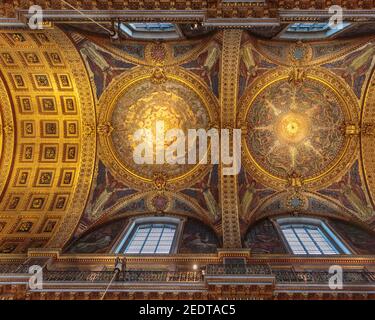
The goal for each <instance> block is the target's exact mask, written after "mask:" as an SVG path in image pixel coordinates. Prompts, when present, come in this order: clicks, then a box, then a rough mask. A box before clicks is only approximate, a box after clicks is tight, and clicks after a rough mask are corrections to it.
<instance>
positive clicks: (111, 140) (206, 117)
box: [99, 69, 218, 188]
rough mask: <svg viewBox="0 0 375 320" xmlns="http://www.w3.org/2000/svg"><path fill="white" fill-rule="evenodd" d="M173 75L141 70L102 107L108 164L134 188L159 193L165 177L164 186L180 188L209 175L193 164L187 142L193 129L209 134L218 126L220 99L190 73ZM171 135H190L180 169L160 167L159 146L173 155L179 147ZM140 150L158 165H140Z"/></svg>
mask: <svg viewBox="0 0 375 320" xmlns="http://www.w3.org/2000/svg"><path fill="white" fill-rule="evenodd" d="M169 71H171V70H169ZM169 71H168V70H162V69H155V70H153V71H152V70H150V69H141V70H137V71H136V72H134V73H132V74H131V75H129V74H128V75H125V76H123V77H121V78H120V79H117V81H116V82H115V83H114V85H113V86H111V88H109V90H108V91H107V92H106V93H105V96H104V97H103V98H102V99H101V101H100V105H101V113H100V116H99V118H100V119H99V123H100V124H101V127H102V129H101V131H102V134H101V136H100V143H101V148H102V150H101V155H102V158H103V161H104V162H105V163H106V164H107V166H108V167H109V169H110V170H111V172H112V173H113V174H114V175H115V176H116V177H118V178H120V179H121V180H122V181H124V182H125V183H128V184H130V185H132V186H134V187H138V188H139V187H141V188H149V187H154V186H155V185H156V184H158V185H159V184H160V181H159V180H160V177H163V183H162V185H164V184H165V186H166V187H167V188H170V187H174V188H179V187H182V186H183V185H184V181H186V180H190V183H191V181H192V180H193V181H194V179H195V178H197V177H200V176H201V174H203V173H204V172H206V170H207V169H209V167H208V166H207V165H199V164H188V151H189V149H188V146H190V144H188V139H187V137H188V130H189V129H205V130H208V129H209V128H210V126H211V124H212V123H215V122H216V121H217V116H216V113H215V111H214V110H215V108H216V107H217V101H216V98H215V97H213V96H212V94H211V93H210V92H209V91H208V90H206V88H205V86H204V85H203V84H201V83H200V81H199V80H198V79H196V78H195V77H194V76H192V75H190V74H189V73H187V72H186V71H182V70H179V69H174V70H173V73H172V72H169ZM216 110H218V109H216ZM142 130H146V131H148V132H149V133H151V135H150V136H148V137H143V138H142V139H141V140H140V139H139V137H137V134H136V133H137V132H140V131H142ZM170 130H178V131H180V132H183V133H184V139H185V150H184V154H183V155H182V156H180V155H178V154H176V161H178V164H169V163H168V161H164V162H163V163H158V162H157V160H156V159H157V151H156V150H158V149H157V146H162V149H163V150H168V148H169V147H171V146H172V145H173V144H175V143H176V139H177V138H176V136H173V135H172V136H170V137H168V132H169V131H170ZM160 133H162V134H160ZM189 142H190V141H189ZM140 144H142V146H143V147H146V148H147V150H151V153H152V159H153V163H152V164H139V162H137V161H135V159H134V153H135V150H136V149H137V148H139V146H140ZM192 145H194V144H192ZM183 162H185V163H186V164H183ZM191 179H192V180H191Z"/></svg>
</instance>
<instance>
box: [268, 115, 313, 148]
mask: <svg viewBox="0 0 375 320" xmlns="http://www.w3.org/2000/svg"><path fill="white" fill-rule="evenodd" d="M309 131H310V119H309V118H308V116H306V115H303V114H300V113H295V112H288V113H287V114H284V115H282V116H280V117H279V119H277V120H276V124H275V132H276V135H277V137H278V138H279V139H280V140H281V141H283V142H285V143H299V142H301V141H302V140H304V139H305V138H306V137H307V136H308V134H309Z"/></svg>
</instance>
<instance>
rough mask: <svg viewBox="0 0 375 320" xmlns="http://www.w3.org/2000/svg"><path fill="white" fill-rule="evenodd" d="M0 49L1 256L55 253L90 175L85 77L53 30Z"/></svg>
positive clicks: (22, 36) (6, 37) (91, 112)
mask: <svg viewBox="0 0 375 320" xmlns="http://www.w3.org/2000/svg"><path fill="white" fill-rule="evenodd" d="M0 48H1V49H0V51H1V53H0V55H1V67H0V68H1V76H2V79H3V80H2V81H3V83H4V84H5V85H4V84H2V87H1V97H2V98H1V114H2V144H1V145H2V157H1V159H2V160H1V180H0V181H1V185H0V186H1V190H2V194H1V204H0V221H1V223H0V224H1V226H2V227H1V244H0V251H1V252H3V253H7V252H9V253H11V252H18V253H21V252H26V251H27V249H29V248H39V247H45V246H46V245H47V244H48V246H49V247H61V246H62V245H63V244H64V243H65V242H66V241H67V240H69V237H70V236H71V233H72V232H73V230H74V228H75V226H76V224H77V223H78V221H79V218H80V216H81V213H82V211H83V208H84V206H85V202H86V199H87V196H88V193H89V188H90V185H91V180H92V173H93V169H94V162H95V149H96V137H95V126H96V120H95V109H94V99H93V97H92V93H91V92H92V91H91V88H90V83H89V79H88V77H87V72H86V70H85V67H84V64H83V62H82V60H81V58H80V57H79V55H78V53H77V51H76V50H75V49H74V47H73V45H72V42H71V40H70V39H69V38H68V37H67V36H66V35H65V34H64V33H63V32H62V31H60V30H59V29H54V30H50V31H46V32H31V31H30V32H25V31H21V30H20V31H8V32H7V31H2V32H1V35H0ZM77 83H79V84H80V85H79V87H78V86H77ZM13 149H14V151H13ZM10 168H11V170H10ZM4 186H6V187H5V188H4Z"/></svg>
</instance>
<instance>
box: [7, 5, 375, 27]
mask: <svg viewBox="0 0 375 320" xmlns="http://www.w3.org/2000/svg"><path fill="white" fill-rule="evenodd" d="M68 1H69V3H71V4H72V5H73V6H75V7H76V8H77V9H79V10H82V11H85V10H89V11H91V12H90V15H91V14H92V13H93V14H94V16H95V18H96V19H108V18H110V17H121V18H124V19H126V18H128V19H129V18H132V20H133V21H134V20H137V19H142V20H144V19H145V17H149V19H150V20H170V19H177V20H178V21H189V20H191V19H196V20H205V21H206V20H210V19H216V18H224V19H233V18H235V19H248V18H255V19H264V18H270V19H279V18H280V19H282V20H284V21H287V20H288V19H292V20H293V19H296V18H297V19H303V18H311V17H313V18H314V17H315V18H324V17H326V16H328V8H329V7H330V6H331V5H332V1H329V0H319V1H313V0H309V1H297V0H285V1H274V0H258V1H244V0H242V1H230V0H205V1H202V0H162V1H161V0H157V1H154V0H140V1H139V0H117V1H100V0H92V1H76V0H68ZM3 2H4V1H3ZM9 2H10V3H9ZM9 2H7V1H6V2H5V3H1V4H0V15H2V16H5V17H8V18H9V17H11V18H18V19H20V20H23V19H25V18H26V17H27V16H28V9H29V6H30V5H32V4H33V3H32V2H31V1H20V0H15V1H9ZM38 4H39V5H40V6H41V7H42V8H43V9H45V15H46V18H47V19H52V15H53V16H54V18H53V19H55V20H60V21H61V20H62V19H69V18H73V19H75V18H78V17H79V15H77V14H75V13H74V12H73V11H72V10H71V8H69V7H68V6H66V5H65V4H64V3H63V2H61V1H47V0H42V1H38ZM336 4H337V3H336ZM338 4H340V3H338ZM341 6H342V7H343V9H344V10H345V12H346V17H348V18H351V17H352V18H353V19H357V21H358V19H359V20H360V21H363V19H365V20H366V21H368V20H371V19H373V18H374V13H375V12H374V9H375V5H374V3H373V2H372V1H342V3H341ZM359 10H362V11H363V12H359ZM155 13H157V14H155ZM362 13H363V14H362ZM91 16H92V15H91ZM80 18H81V19H82V17H80ZM259 22H260V21H259Z"/></svg>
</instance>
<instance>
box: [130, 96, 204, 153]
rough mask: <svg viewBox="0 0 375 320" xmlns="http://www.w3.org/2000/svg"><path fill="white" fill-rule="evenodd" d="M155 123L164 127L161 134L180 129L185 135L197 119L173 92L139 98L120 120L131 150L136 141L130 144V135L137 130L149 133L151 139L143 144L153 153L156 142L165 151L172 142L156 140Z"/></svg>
mask: <svg viewBox="0 0 375 320" xmlns="http://www.w3.org/2000/svg"><path fill="white" fill-rule="evenodd" d="M158 122H162V123H163V124H164V130H165V132H167V131H169V130H172V129H180V130H183V131H184V132H185V133H186V132H187V130H188V129H189V128H190V127H192V128H195V127H196V125H197V118H196V116H195V115H194V113H193V111H192V109H191V108H190V106H189V105H188V104H187V101H185V100H184V99H183V98H181V97H180V96H178V95H177V94H175V93H172V92H168V91H157V92H153V93H151V94H149V95H147V96H145V97H143V98H140V99H139V100H137V101H136V102H135V103H134V104H133V105H131V106H130V107H129V109H128V111H127V113H126V115H125V119H124V129H126V130H127V131H126V133H127V137H128V140H129V141H130V144H131V147H132V148H133V150H134V148H135V147H136V146H137V145H138V144H139V141H134V133H135V132H136V131H137V130H139V129H148V130H151V132H152V135H153V137H154V138H155V139H152V140H151V141H145V142H146V143H147V144H148V145H149V147H150V148H152V149H153V150H156V144H158V143H159V144H164V147H165V148H167V147H168V146H170V145H171V144H172V143H173V142H174V140H170V141H168V140H163V141H159V140H160V137H158V136H157V134H156V124H157V123H158ZM154 156H155V154H154Z"/></svg>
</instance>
